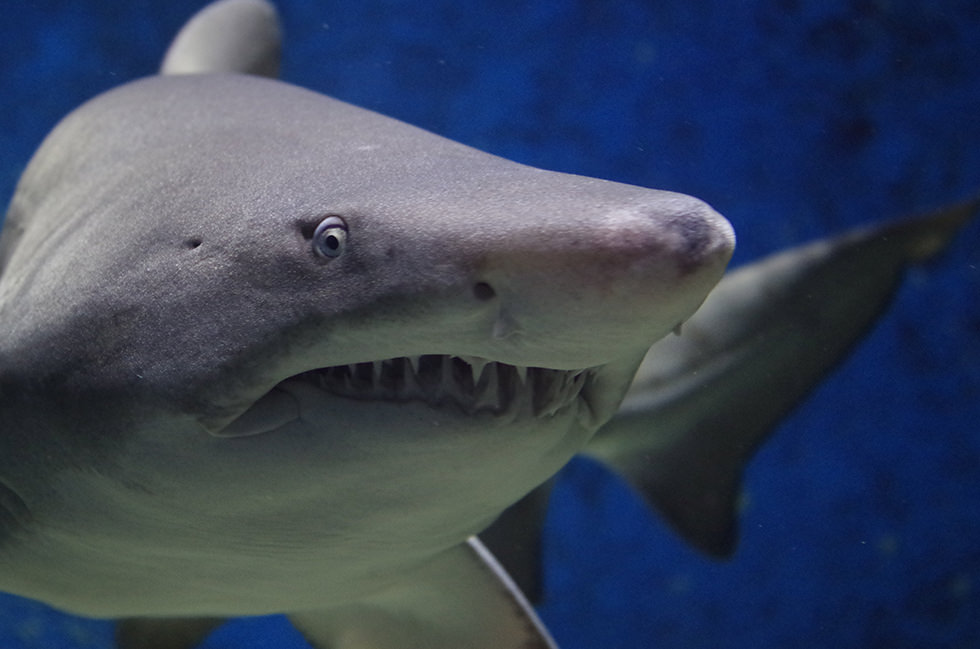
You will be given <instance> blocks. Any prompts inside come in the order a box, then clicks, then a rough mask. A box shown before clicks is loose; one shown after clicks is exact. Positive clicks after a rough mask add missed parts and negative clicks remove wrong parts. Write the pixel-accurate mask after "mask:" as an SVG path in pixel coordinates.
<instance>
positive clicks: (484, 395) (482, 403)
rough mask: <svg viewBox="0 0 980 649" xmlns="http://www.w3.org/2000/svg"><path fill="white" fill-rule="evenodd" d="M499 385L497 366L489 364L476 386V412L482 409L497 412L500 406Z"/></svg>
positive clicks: (474, 405)
mask: <svg viewBox="0 0 980 649" xmlns="http://www.w3.org/2000/svg"><path fill="white" fill-rule="evenodd" d="M498 383H499V381H498V380H497V364H496V363H487V365H486V367H484V368H483V372H482V373H481V374H480V382H479V383H478V384H477V386H476V400H475V402H474V404H473V407H474V408H475V409H476V410H479V409H481V408H490V409H492V410H496V409H497V408H498V407H499V406H500V395H499V391H498Z"/></svg>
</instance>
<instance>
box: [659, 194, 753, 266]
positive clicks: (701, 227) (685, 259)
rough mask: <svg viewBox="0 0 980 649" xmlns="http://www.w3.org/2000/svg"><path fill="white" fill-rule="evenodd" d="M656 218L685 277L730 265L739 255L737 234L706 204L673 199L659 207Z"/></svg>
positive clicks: (691, 198)
mask: <svg viewBox="0 0 980 649" xmlns="http://www.w3.org/2000/svg"><path fill="white" fill-rule="evenodd" d="M656 218H657V220H658V221H659V224H660V230H661V232H662V233H663V236H664V237H665V238H666V239H667V240H666V241H665V243H667V244H668V245H669V246H670V248H671V249H672V250H673V251H674V254H675V259H676V263H677V267H678V270H679V272H680V274H681V275H688V274H691V273H694V272H698V271H702V270H709V269H719V270H721V269H724V267H725V266H727V265H728V261H729V260H730V259H731V257H732V253H733V252H734V251H735V230H734V229H733V228H732V225H731V223H729V222H728V219H726V218H725V217H724V216H722V215H721V214H719V213H718V212H716V211H715V210H714V209H713V208H712V207H711V206H710V205H708V204H707V203H705V202H704V201H702V200H699V199H697V198H693V197H691V196H685V195H682V194H678V195H676V196H672V197H671V198H669V199H668V200H667V201H666V202H665V203H662V204H660V205H658V206H657V208H656Z"/></svg>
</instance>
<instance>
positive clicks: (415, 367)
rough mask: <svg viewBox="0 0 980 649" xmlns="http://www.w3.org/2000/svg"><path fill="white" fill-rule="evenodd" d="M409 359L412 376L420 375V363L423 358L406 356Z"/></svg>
mask: <svg viewBox="0 0 980 649" xmlns="http://www.w3.org/2000/svg"><path fill="white" fill-rule="evenodd" d="M406 358H408V362H409V364H410V365H411V366H412V374H418V373H419V362H420V361H421V359H422V357H421V356H406Z"/></svg>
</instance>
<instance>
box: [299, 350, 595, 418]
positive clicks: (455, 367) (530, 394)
mask: <svg viewBox="0 0 980 649" xmlns="http://www.w3.org/2000/svg"><path fill="white" fill-rule="evenodd" d="M593 376H594V370H592V369H590V368H582V369H576V370H559V369H549V368H543V367H526V366H521V365H510V364H507V363H503V362H500V361H491V360H487V359H485V358H480V357H477V356H453V355H448V354H443V355H440V354H425V355H420V356H403V357H399V358H391V359H386V360H381V361H371V362H364V363H353V364H350V365H338V366H333V367H327V368H322V369H317V370H311V371H309V372H305V373H303V374H300V375H298V376H297V377H294V378H295V379H296V380H302V381H308V382H310V383H313V384H314V385H316V386H317V387H319V388H320V389H322V390H324V391H326V392H329V393H331V394H334V395H337V396H341V397H349V398H352V399H360V400H370V401H392V402H408V401H420V402H424V403H427V404H428V405H430V406H432V407H436V408H442V407H455V408H457V409H458V410H460V411H461V412H462V413H464V414H466V415H474V414H477V413H481V412H488V413H491V414H493V415H496V416H504V415H510V416H530V417H550V416H553V415H555V414H556V413H557V412H558V411H560V410H562V409H564V408H566V407H568V406H569V405H570V404H572V403H573V402H574V401H575V400H576V399H577V398H579V397H580V396H581V395H582V393H583V390H585V389H586V388H587V387H588V386H589V385H590V383H591V381H592V378H593Z"/></svg>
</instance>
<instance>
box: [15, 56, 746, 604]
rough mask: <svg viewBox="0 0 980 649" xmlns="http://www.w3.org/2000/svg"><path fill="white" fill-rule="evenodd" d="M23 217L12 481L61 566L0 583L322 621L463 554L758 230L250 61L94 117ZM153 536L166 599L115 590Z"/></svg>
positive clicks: (82, 125) (68, 138)
mask: <svg viewBox="0 0 980 649" xmlns="http://www.w3.org/2000/svg"><path fill="white" fill-rule="evenodd" d="M6 237H7V240H6V241H5V242H4V246H5V248H6V249H7V250H8V251H9V253H10V254H9V258H8V260H7V263H6V268H5V270H4V274H3V277H2V281H0V321H2V323H3V328H4V331H5V336H4V341H3V343H2V346H0V360H2V361H3V364H2V366H0V367H2V369H3V372H2V376H0V379H2V381H3V383H4V386H5V388H4V394H5V403H4V406H3V407H4V408H5V409H6V411H5V414H3V415H2V416H3V417H6V418H7V420H8V421H14V420H16V421H17V422H18V426H19V427H20V428H19V429H18V430H19V432H18V433H17V434H16V435H13V436H9V437H8V439H10V440H15V441H12V442H11V444H10V447H11V448H10V449H5V450H4V452H5V453H7V451H9V452H10V453H11V455H6V456H5V457H12V458H14V457H15V458H18V460H16V461H15V460H11V461H8V462H7V463H6V464H11V465H17V466H20V467H26V468H24V469H23V470H18V469H16V468H14V467H8V466H6V464H5V465H4V466H3V467H2V469H3V473H0V477H3V478H4V482H5V483H6V484H7V485H8V486H9V488H10V489H11V490H12V492H13V493H16V494H18V496H17V497H18V499H20V500H21V501H22V502H23V504H24V507H25V509H26V510H28V511H30V512H31V516H32V521H34V523H33V524H31V525H25V527H26V528H28V529H30V530H33V531H32V532H30V533H28V532H24V535H25V537H24V538H30V537H31V534H40V535H41V536H42V537H43V538H44V539H45V543H44V544H40V545H35V546H34V547H35V549H34V550H32V551H30V552H25V553H24V554H23V555H22V556H21V559H20V560H22V561H24V560H26V561H28V562H29V563H31V565H32V566H33V567H34V569H35V570H40V571H42V572H45V573H46V574H48V575H49V578H48V579H47V580H38V579H37V578H36V572H35V573H33V576H32V578H31V581H30V582H29V583H27V582H25V583H23V584H21V583H6V582H5V583H3V584H0V587H3V588H6V589H10V590H14V591H16V592H23V593H25V594H28V595H30V596H35V597H38V598H41V599H45V600H47V601H51V602H54V603H56V604H60V605H62V606H65V607H67V608H71V609H74V610H81V611H82V612H87V613H92V614H107V615H120V614H127V613H132V614H139V613H141V612H144V611H146V610H154V611H157V612H162V613H167V614H179V613H183V612H188V611H201V610H205V611H210V612H217V613H263V612H271V611H276V610H290V609H289V607H293V608H296V609H299V608H302V607H303V606H304V605H305V604H306V603H307V602H309V601H311V600H312V599H313V598H317V599H318V601H320V602H324V601H329V599H330V597H338V596H340V595H339V594H338V593H337V591H338V589H337V588H336V583H335V582H332V583H331V588H332V590H331V588H327V586H325V585H324V583H323V579H322V575H323V574H324V570H326V571H327V572H328V573H329V574H333V575H336V576H338V579H340V580H341V581H343V583H351V584H361V583H369V582H370V579H366V577H365V575H367V574H369V573H370V574H372V575H374V574H377V573H379V572H380V571H381V569H382V568H385V569H390V568H392V567H397V566H399V565H401V564H403V563H405V562H410V561H420V560H422V559H424V557H426V556H430V555H431V554H432V553H433V552H436V551H438V550H440V549H443V548H446V547H450V546H452V545H454V544H458V543H459V542H461V540H462V539H465V538H466V537H467V536H468V535H471V534H474V533H476V532H478V531H479V530H481V529H482V528H483V527H485V526H486V525H487V524H489V522H490V521H492V520H493V518H494V517H495V516H496V515H497V514H499V512H500V511H501V510H502V509H503V508H504V507H506V506H507V505H509V504H511V503H512V502H514V501H516V500H517V499H518V498H520V497H521V496H522V495H523V494H525V493H526V492H528V491H529V490H530V489H532V488H533V487H534V486H536V485H537V484H539V483H541V482H542V481H544V480H545V479H547V478H548V477H550V476H551V475H552V474H553V473H554V472H555V471H557V469H558V468H560V467H561V466H562V465H563V464H564V463H565V462H566V461H567V460H568V459H569V458H570V457H571V456H572V455H573V454H574V453H576V452H577V451H578V450H579V449H580V448H581V447H582V446H583V445H584V444H585V443H586V442H587V441H588V439H589V438H590V437H591V435H592V434H593V433H594V432H595V431H596V430H597V429H598V427H599V426H601V425H602V424H603V423H604V422H605V421H606V420H608V419H609V418H610V417H611V416H612V414H613V412H614V411H615V409H616V407H617V406H618V404H619V402H620V400H621V399H622V397H623V395H624V394H625V392H626V390H627V388H628V386H629V383H630V381H631V379H632V376H633V374H634V372H635V370H636V368H637V366H638V364H639V363H640V361H641V360H642V359H643V356H644V354H645V353H646V351H647V350H648V348H649V347H650V345H651V344H652V343H653V342H654V341H656V340H657V339H659V338H661V337H663V336H664V335H666V334H668V333H669V332H671V331H672V330H675V329H677V327H678V326H679V325H680V324H681V323H683V322H684V321H685V320H686V319H687V318H689V317H690V316H691V314H692V313H693V312H694V311H695V310H696V309H697V307H698V306H699V305H700V304H701V302H702V301H703V300H704V299H705V297H706V295H707V294H708V292H709V290H710V289H711V288H712V287H713V286H714V284H715V283H716V282H717V281H718V280H719V279H720V277H721V275H722V272H723V270H724V267H725V265H726V263H727V261H728V259H729V257H730V255H731V252H732V248H733V245H734V237H733V234H732V230H731V228H730V226H729V225H728V223H727V221H725V220H724V219H723V218H722V217H721V216H720V215H718V214H717V213H716V212H714V211H713V210H712V209H711V208H709V207H708V206H707V205H705V204H704V203H702V202H701V201H698V200H696V199H693V198H691V197H688V196H684V195H681V194H676V193H670V192H664V191H655V190H650V189H644V188H639V187H634V186H629V185H623V184H618V183H613V182H608V181H603V180H597V179H591V178H584V177H579V176H574V175H568V174H560V173H554V172H548V171H542V170H539V169H534V168H530V167H527V166H523V165H520V164H517V163H514V162H510V161H506V160H503V159H501V158H497V157H495V156H491V155H488V154H485V153H482V152H479V151H476V150H474V149H471V148H468V147H465V146H463V145H460V144H457V143H454V142H451V141H449V140H446V139H443V138H441V137H438V136H436V135H433V134H431V133H427V132H425V131H422V130H420V129H417V128H414V127H411V126H408V125H406V124H403V123H400V122H397V121H395V120H391V119H389V118H386V117H383V116H380V115H377V114H375V113H372V112H370V111H366V110H363V109H360V108H356V107H353V106H350V105H347V104H344V103H342V102H338V101H335V100H332V99H329V98H327V97H324V96H322V95H318V94H316V93H312V92H309V91H306V90H303V89H300V88H296V87H293V86H290V85H287V84H284V83H281V82H278V81H274V80H270V79H261V78H253V77H246V76H237V75H212V76H209V75H199V76H184V77H154V78H150V79H146V80H142V81H138V82H135V83H132V84H128V85H126V86H123V87H121V88H118V89H116V90H113V91H111V92H109V93H107V94H105V95H102V96H100V97H97V98H96V99H94V100H92V101H91V102H89V103H88V104H86V105H84V106H83V107H81V108H80V109H78V110H77V111H76V112H74V113H73V114H71V115H69V116H68V117H67V118H66V119H65V120H64V121H63V122H62V123H61V124H60V125H59V126H58V127H57V128H56V130H55V131H54V132H53V133H52V134H51V135H50V136H49V137H48V139H47V140H46V142H45V143H44V144H43V146H42V147H41V149H40V150H39V152H38V153H37V155H36V156H35V158H34V160H33V161H32V162H31V164H30V166H29V168H28V169H27V171H26V172H25V174H24V177H23V179H22V180H21V183H20V185H19V187H18V190H17V194H16V195H15V198H14V200H13V202H12V205H11V208H10V213H9V225H8V231H7V233H6ZM28 350H29V351H30V353H28ZM52 395H53V396H52ZM45 400H52V403H51V404H49V405H48V406H46V407H45V408H38V404H40V403H46V401H45ZM28 410H30V414H29V415H28V414H26V413H27V411H28ZM23 422H28V423H26V424H25V423H23ZM40 439H46V440H47V442H48V443H47V446H46V450H45V453H46V458H47V459H46V460H45V464H46V466H48V467H49V470H47V471H46V472H45V473H44V475H43V479H41V478H36V477H35V476H37V475H38V474H37V471H33V469H35V468H36V465H37V463H38V460H37V456H38V455H40V453H41V451H40V448H39V444H40V442H38V441H36V440H40ZM51 439H54V440H55V441H54V442H53V443H51ZM15 447H16V448H15ZM29 469H30V470H29ZM32 471H33V472H32ZM42 481H43V484H42ZM178 512H179V513H178ZM20 534H21V532H20V531H19V530H18V531H16V532H11V533H10V534H9V535H8V536H10V537H18V538H19V535H20ZM84 539H88V540H89V542H85V541H84ZM96 539H98V540H99V542H96ZM106 539H111V541H109V542H106ZM134 546H135V547H137V548H139V549H138V550H136V551H135V552H137V553H140V556H141V557H143V559H141V560H142V561H145V562H146V563H147V566H148V567H149V568H152V567H157V568H159V569H160V570H161V571H163V572H168V571H169V574H172V575H173V584H172V588H170V589H168V587H167V585H166V584H163V585H161V584H156V585H155V587H154V589H153V591H152V592H149V591H148V592H146V593H137V594H134V593H133V591H132V589H131V588H127V589H122V588H120V589H117V590H118V592H119V594H118V595H116V596H113V595H112V594H111V591H112V584H113V577H112V575H116V576H117V577H118V580H119V581H120V582H121V581H123V580H124V579H127V575H128V574H129V573H128V572H127V570H128V567H127V565H125V564H126V561H128V560H126V561H123V560H120V559H118V558H117V556H116V555H117V554H118V552H117V548H119V547H126V548H132V547H134ZM273 547H275V548H285V549H284V550H283V551H281V552H279V551H277V552H269V551H268V549H269V548H273ZM52 548H56V550H57V551H55V550H54V549H52ZM365 548H372V551H368V552H366V551H365ZM355 550H356V552H355ZM32 552H34V553H36V554H32ZM174 555H177V556H180V557H182V558H184V559H186V561H183V562H181V561H176V562H175V561H173V556H174ZM24 556H26V557H28V558H27V559H24ZM202 557H204V558H207V559H208V560H207V561H201V560H196V559H201V558H202ZM157 560H159V565H157V564H156V563H155V562H157ZM202 564H203V565H205V566H206V567H204V568H202V567H201V565H202ZM114 565H116V566H117V568H114V567H113V566H114ZM40 566H43V567H40ZM91 566H98V570H99V571H100V572H98V576H97V577H96V576H95V573H93V575H92V578H91V579H89V580H88V582H87V583H88V585H87V586H86V587H85V588H82V587H81V586H80V585H79V584H80V583H82V582H83V581H84V580H82V579H80V578H78V577H77V575H78V574H79V573H82V574H84V573H85V572H86V571H87V570H95V568H92V567H91ZM243 566H247V569H244V568H243ZM315 566H320V567H322V568H323V569H319V568H317V569H313V567H315ZM68 574H71V575H76V576H72V577H69V576H66V575H68ZM107 575H108V576H107ZM314 575H315V576H314ZM97 580H101V581H98V582H97V583H103V584H106V591H107V592H106V593H102V594H101V596H100V597H91V592H90V591H88V590H86V588H91V583H93V582H95V581H97ZM9 581H10V580H9V579H8V582H9ZM14 581H15V582H16V579H14ZM190 582H193V583H198V582H199V583H200V584H201V585H202V587H201V588H188V583H190ZM286 582H288V583H290V584H291V589H292V590H291V592H290V594H288V595H287V594H283V593H281V592H280V591H279V589H278V586H275V585H278V584H280V583H286ZM215 583H221V584H223V586H222V587H221V588H220V589H218V590H220V592H216V590H215V588H214V584H215ZM266 585H268V586H269V589H273V592H274V593H275V597H274V598H273V597H272V596H271V595H269V594H268V592H269V589H266V590H263V587H264V586H266ZM274 586H275V587H274ZM352 588H353V587H352ZM340 590H343V589H340ZM343 595H344V596H350V592H349V590H344V592H343ZM273 599H275V601H272V600H273ZM283 600H287V601H283Z"/></svg>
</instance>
